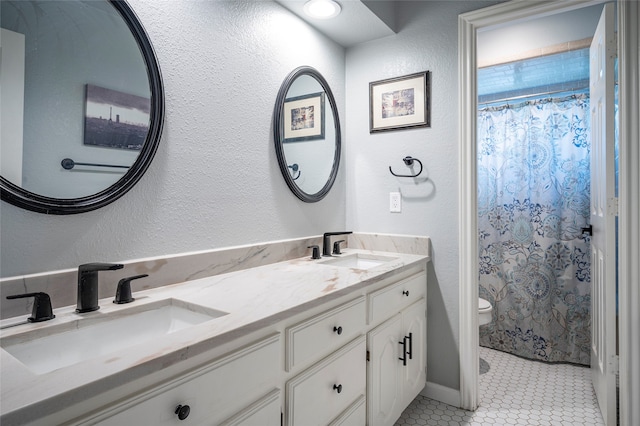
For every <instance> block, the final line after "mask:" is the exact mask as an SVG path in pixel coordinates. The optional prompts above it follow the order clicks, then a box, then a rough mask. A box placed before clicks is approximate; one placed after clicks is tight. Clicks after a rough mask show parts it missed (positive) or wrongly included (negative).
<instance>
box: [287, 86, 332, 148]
mask: <svg viewBox="0 0 640 426" xmlns="http://www.w3.org/2000/svg"><path fill="white" fill-rule="evenodd" d="M324 102H325V94H324V92H318V93H310V94H307V95H301V96H296V97H293V98H288V99H285V101H284V107H283V108H284V114H283V118H284V139H283V143H288V142H300V141H312V140H316V139H324V137H325V132H324V121H325V120H324Z"/></svg>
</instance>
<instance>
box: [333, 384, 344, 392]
mask: <svg viewBox="0 0 640 426" xmlns="http://www.w3.org/2000/svg"><path fill="white" fill-rule="evenodd" d="M333 389H335V391H336V392H338V393H340V392H342V385H333Z"/></svg>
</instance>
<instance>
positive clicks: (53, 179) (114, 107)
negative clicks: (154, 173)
mask: <svg viewBox="0 0 640 426" xmlns="http://www.w3.org/2000/svg"><path fill="white" fill-rule="evenodd" d="M1 7H2V10H1V13H0V16H1V19H2V37H1V40H2V48H1V53H2V60H1V61H0V65H1V66H2V70H1V71H2V72H1V73H0V75H1V78H2V82H1V86H2V109H1V120H2V123H1V127H2V139H1V141H0V143H1V146H0V149H1V150H2V158H1V164H0V175H1V176H0V193H1V196H2V200H3V201H6V202H9V203H11V204H14V205H16V206H18V207H22V208H25V209H28V210H32V211H36V212H39V213H47V214H72V213H82V212H87V211H90V210H94V209H97V208H100V207H103V206H105V205H107V204H109V203H111V202H113V201H115V200H116V199H118V198H119V197H121V196H122V195H123V194H125V193H126V192H127V191H128V190H129V189H131V188H132V187H133V186H134V185H135V184H136V183H137V182H138V180H139V179H140V178H141V177H142V175H143V174H144V172H145V171H146V170H147V168H148V167H149V165H150V163H151V160H152V159H153V156H154V154H155V152H156V150H157V147H158V143H159V139H160V135H161V132H162V125H163V116H164V94H163V87H162V79H161V75H160V69H159V67H158V63H157V61H156V57H155V53H154V51H153V48H152V46H151V43H150V41H149V39H148V37H147V35H146V33H145V31H144V29H143V27H142V25H141V24H140V22H139V21H138V19H137V17H136V16H135V14H134V13H133V11H132V10H131V9H130V7H129V6H128V5H127V3H126V2H124V1H115V0H113V1H108V0H102V1H96V0H85V1H83V0H70V1H42V0H32V1H23V0H19V1H13V0H2V5H1ZM5 88H6V89H7V90H5Z"/></svg>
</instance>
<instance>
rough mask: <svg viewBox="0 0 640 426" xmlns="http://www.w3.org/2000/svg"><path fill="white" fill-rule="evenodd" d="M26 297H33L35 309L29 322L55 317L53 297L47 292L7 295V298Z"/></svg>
mask: <svg viewBox="0 0 640 426" xmlns="http://www.w3.org/2000/svg"><path fill="white" fill-rule="evenodd" d="M25 297H33V298H34V300H33V310H32V311H31V316H30V317H29V318H27V320H28V321H29V322H41V321H47V320H50V319H54V318H55V317H56V316H55V315H53V309H51V298H50V297H49V295H48V294H47V293H43V292H38V293H25V294H14V295H12V296H7V299H23V298H25Z"/></svg>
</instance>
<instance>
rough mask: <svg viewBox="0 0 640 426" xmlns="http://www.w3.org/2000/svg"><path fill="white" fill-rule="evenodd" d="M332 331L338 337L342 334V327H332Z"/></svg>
mask: <svg viewBox="0 0 640 426" xmlns="http://www.w3.org/2000/svg"><path fill="white" fill-rule="evenodd" d="M333 331H334V332H336V333H338V335H341V334H342V327H333Z"/></svg>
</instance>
